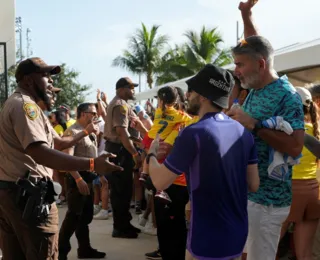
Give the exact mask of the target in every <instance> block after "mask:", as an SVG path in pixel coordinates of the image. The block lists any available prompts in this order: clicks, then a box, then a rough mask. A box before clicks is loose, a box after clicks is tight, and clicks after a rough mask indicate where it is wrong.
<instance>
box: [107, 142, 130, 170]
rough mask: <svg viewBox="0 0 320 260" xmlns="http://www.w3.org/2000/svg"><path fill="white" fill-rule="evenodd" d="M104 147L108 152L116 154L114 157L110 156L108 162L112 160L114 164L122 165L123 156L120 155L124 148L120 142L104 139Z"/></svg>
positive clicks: (124, 150)
mask: <svg viewBox="0 0 320 260" xmlns="http://www.w3.org/2000/svg"><path fill="white" fill-rule="evenodd" d="M105 149H106V151H107V152H109V153H113V154H115V155H117V157H116V158H110V159H109V160H110V162H113V163H114V164H116V165H118V166H123V164H124V160H125V156H122V155H123V154H124V153H125V152H126V148H124V146H123V145H122V144H117V143H112V142H109V141H106V146H105Z"/></svg>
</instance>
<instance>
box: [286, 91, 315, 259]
mask: <svg viewBox="0 0 320 260" xmlns="http://www.w3.org/2000/svg"><path fill="white" fill-rule="evenodd" d="M296 90H297V92H298V94H299V95H300V97H301V100H302V103H303V110H304V118H305V119H304V120H305V131H306V133H308V134H309V135H312V136H314V137H315V138H317V139H318V140H320V129H319V116H318V107H317V105H316V104H315V103H314V102H313V101H312V96H311V94H310V92H309V90H307V89H306V88H300V87H297V88H296ZM317 165H318V160H317V158H316V157H315V156H314V155H313V154H312V153H311V152H310V151H309V150H308V149H307V148H306V147H303V150H302V158H301V159H300V164H298V165H295V166H294V167H293V172H292V204H291V209H290V213H289V216H288V218H287V220H286V222H285V223H284V225H283V233H284V232H286V230H287V228H288V225H289V224H290V223H294V224H295V228H294V234H293V238H294V245H295V251H296V257H297V259H303V260H312V259H313V257H312V245H313V237H314V235H315V232H316V229H317V225H318V219H319V217H320V208H318V209H317V207H319V206H318V196H319V184H318V181H317V177H316V171H317ZM316 211H318V214H319V215H318V216H317V215H315V214H314V213H315V212H316Z"/></svg>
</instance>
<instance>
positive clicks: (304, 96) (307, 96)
mask: <svg viewBox="0 0 320 260" xmlns="http://www.w3.org/2000/svg"><path fill="white" fill-rule="evenodd" d="M296 91H297V92H298V94H299V95H300V97H301V100H302V104H303V105H304V106H307V107H308V106H310V103H311V102H312V95H311V93H310V91H309V90H307V89H306V88H302V87H296Z"/></svg>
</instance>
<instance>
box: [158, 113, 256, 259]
mask: <svg viewBox="0 0 320 260" xmlns="http://www.w3.org/2000/svg"><path fill="white" fill-rule="evenodd" d="M256 163H258V158H257V152H256V148H255V145H254V139H253V136H252V135H251V133H250V132H249V131H247V130H246V129H245V128H244V127H243V126H242V125H241V124H239V123H238V122H236V121H234V120H232V119H231V118H229V117H228V116H226V115H225V114H223V113H207V114H206V115H205V116H204V117H203V118H202V119H201V120H200V121H199V122H198V123H196V124H193V125H191V126H189V127H187V128H185V129H184V130H183V131H182V132H181V134H180V135H179V137H178V138H177V139H176V141H175V145H174V147H173V150H172V152H171V154H170V155H169V156H168V157H167V159H166V161H165V162H164V164H165V166H166V167H167V168H168V169H169V170H171V171H172V172H174V173H176V174H178V175H180V174H182V173H186V178H187V182H188V189H189V193H190V200H191V210H192V211H191V222H190V231H189V234H188V245H187V248H188V250H189V251H190V252H191V254H192V255H193V256H194V257H195V258H197V259H200V260H214V259H219V260H222V259H226V260H227V259H228V260H229V259H231V258H234V257H238V256H240V255H241V253H242V251H243V248H244V245H245V242H246V239H247V235H248V214H247V193H248V185H247V177H246V176H247V166H248V164H256Z"/></svg>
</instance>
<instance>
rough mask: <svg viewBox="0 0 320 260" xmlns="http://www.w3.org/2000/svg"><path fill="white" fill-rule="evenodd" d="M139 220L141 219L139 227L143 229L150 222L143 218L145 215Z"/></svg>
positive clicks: (140, 216)
mask: <svg viewBox="0 0 320 260" xmlns="http://www.w3.org/2000/svg"><path fill="white" fill-rule="evenodd" d="M138 219H139V225H140V226H141V227H145V226H146V224H147V222H148V220H147V219H145V218H144V217H143V214H141V215H139V217H138Z"/></svg>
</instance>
